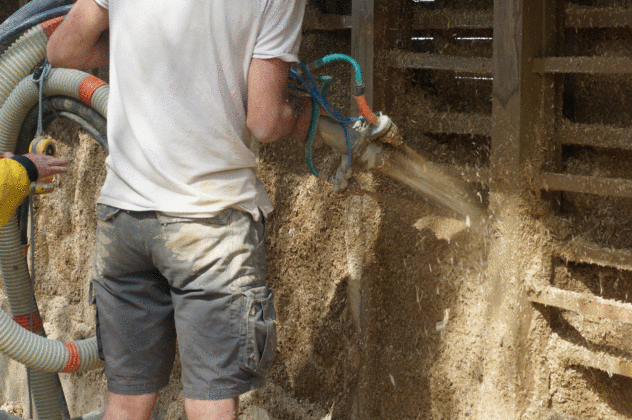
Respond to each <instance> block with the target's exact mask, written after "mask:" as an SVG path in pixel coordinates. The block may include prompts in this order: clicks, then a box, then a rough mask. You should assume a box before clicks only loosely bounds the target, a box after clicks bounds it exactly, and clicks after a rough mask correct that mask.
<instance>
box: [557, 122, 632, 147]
mask: <svg viewBox="0 0 632 420" xmlns="http://www.w3.org/2000/svg"><path fill="white" fill-rule="evenodd" d="M558 138H559V141H560V142H561V143H562V144H568V145H578V146H594V147H605V148H611V149H624V150H632V129H630V128H618V127H611V126H607V125H600V124H575V123H572V122H570V121H568V120H562V123H561V124H560V126H559V128H558Z"/></svg>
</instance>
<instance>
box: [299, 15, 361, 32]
mask: <svg viewBox="0 0 632 420" xmlns="http://www.w3.org/2000/svg"><path fill="white" fill-rule="evenodd" d="M346 29H351V16H350V15H334V14H327V13H321V14H316V13H312V14H310V15H306V16H305V21H304V22H303V30H305V31H337V30H346Z"/></svg>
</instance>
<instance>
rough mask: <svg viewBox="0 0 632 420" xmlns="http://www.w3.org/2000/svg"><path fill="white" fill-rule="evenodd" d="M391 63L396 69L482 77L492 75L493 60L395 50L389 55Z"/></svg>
mask: <svg viewBox="0 0 632 420" xmlns="http://www.w3.org/2000/svg"><path fill="white" fill-rule="evenodd" d="M389 63H390V65H391V66H392V67H396V68H414V69H429V70H447V71H455V72H459V73H472V74H482V75H491V73H492V60H491V58H468V57H450V56H445V55H439V54H419V53H412V52H407V51H401V50H393V51H391V52H390V54H389Z"/></svg>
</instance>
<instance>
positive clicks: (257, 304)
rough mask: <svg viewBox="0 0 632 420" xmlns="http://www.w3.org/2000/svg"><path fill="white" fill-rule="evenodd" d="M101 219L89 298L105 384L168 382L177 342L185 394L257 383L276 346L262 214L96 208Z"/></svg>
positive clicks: (139, 386)
mask: <svg viewBox="0 0 632 420" xmlns="http://www.w3.org/2000/svg"><path fill="white" fill-rule="evenodd" d="M97 218H98V220H97V238H96V247H95V260H94V267H93V296H94V300H95V302H96V307H97V340H98V342H99V352H100V355H101V357H102V358H104V360H105V374H106V377H107V380H108V390H109V391H110V392H113V393H115V394H121V395H139V394H148V393H152V392H156V391H158V390H159V389H160V388H162V387H163V386H165V385H166V384H167V383H168V381H169V376H170V372H171V368H172V366H173V361H174V357H175V352H176V349H175V346H176V339H177V343H178V350H179V352H180V358H181V364H182V385H183V387H184V395H185V396H186V397H187V398H191V399H199V400H213V399H225V398H232V397H236V396H238V395H240V394H242V393H244V392H247V391H250V390H252V389H255V388H257V387H259V386H261V385H262V384H263V380H264V377H265V375H266V373H267V371H268V369H269V367H270V365H271V363H272V359H273V357H274V352H275V348H276V326H275V320H276V314H275V310H274V305H273V296H272V291H270V290H269V289H268V287H267V284H266V276H265V274H266V273H265V250H264V245H263V235H264V221H263V217H262V218H261V219H262V220H260V221H259V222H255V221H254V220H253V218H252V216H251V215H250V214H248V213H244V212H242V211H239V210H235V209H227V210H225V211H223V212H222V213H220V214H219V215H218V216H216V217H212V218H207V219H189V218H181V217H171V216H166V215H163V214H161V213H156V212H129V211H125V210H120V209H117V208H114V207H110V206H106V205H102V204H99V205H98V206H97Z"/></svg>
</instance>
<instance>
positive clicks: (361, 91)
mask: <svg viewBox="0 0 632 420" xmlns="http://www.w3.org/2000/svg"><path fill="white" fill-rule="evenodd" d="M353 92H354V93H353V96H362V95H364V93H365V92H366V88H365V87H364V84H359V85H355V89H354V91H353Z"/></svg>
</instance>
